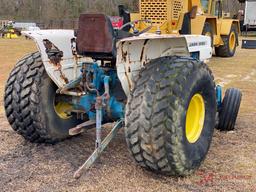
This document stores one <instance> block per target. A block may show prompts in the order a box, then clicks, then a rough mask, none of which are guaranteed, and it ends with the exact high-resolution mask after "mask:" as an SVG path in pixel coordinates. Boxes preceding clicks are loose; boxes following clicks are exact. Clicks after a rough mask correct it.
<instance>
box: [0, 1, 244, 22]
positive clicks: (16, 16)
mask: <svg viewBox="0 0 256 192" xmlns="http://www.w3.org/2000/svg"><path fill="white" fill-rule="evenodd" d="M138 1H139V0H0V20H1V19H9V20H16V21H33V22H39V23H51V22H53V21H54V22H55V21H63V20H67V19H69V20H75V19H76V18H78V17H79V15H80V13H82V12H102V13H106V14H108V15H116V14H117V12H118V9H117V6H118V5H120V4H124V5H127V6H128V7H129V9H130V10H137V9H138ZM223 4H224V11H225V12H230V13H231V16H232V15H234V14H235V13H236V12H237V11H238V9H239V7H240V5H239V3H238V0H224V3H223Z"/></svg>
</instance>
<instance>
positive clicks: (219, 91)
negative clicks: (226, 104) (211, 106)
mask: <svg viewBox="0 0 256 192" xmlns="http://www.w3.org/2000/svg"><path fill="white" fill-rule="evenodd" d="M216 99H217V106H218V109H219V108H220V107H221V104H222V87H221V86H220V85H217V86H216Z"/></svg>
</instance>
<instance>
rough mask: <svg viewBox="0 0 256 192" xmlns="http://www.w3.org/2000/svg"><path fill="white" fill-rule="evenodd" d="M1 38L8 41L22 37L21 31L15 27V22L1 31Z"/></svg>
mask: <svg viewBox="0 0 256 192" xmlns="http://www.w3.org/2000/svg"><path fill="white" fill-rule="evenodd" d="M0 36H1V37H2V38H6V39H16V38H18V37H19V36H21V31H20V30H19V29H16V28H14V27H13V22H12V21H9V22H8V23H7V25H5V26H3V27H2V28H1V29H0Z"/></svg>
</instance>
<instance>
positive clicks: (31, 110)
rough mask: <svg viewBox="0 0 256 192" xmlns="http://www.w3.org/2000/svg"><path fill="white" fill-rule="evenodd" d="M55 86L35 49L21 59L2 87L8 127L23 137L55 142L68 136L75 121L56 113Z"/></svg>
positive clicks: (32, 140)
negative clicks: (3, 87)
mask: <svg viewBox="0 0 256 192" xmlns="http://www.w3.org/2000/svg"><path fill="white" fill-rule="evenodd" d="M56 89H57V86H56V85H55V84H54V83H53V81H52V80H51V79H50V78H49V76H48V75H47V73H46V71H45V68H44V65H43V63H42V60H41V55H40V54H39V53H38V52H36V53H33V54H30V55H28V56H26V57H24V58H23V59H21V60H20V61H19V62H18V63H17V64H16V66H15V67H14V69H13V70H12V72H11V74H10V76H9V79H8V81H7V85H6V88H5V96H4V106H5V111H6V116H7V119H8V121H9V123H10V125H11V127H12V128H13V129H14V130H15V131H16V132H17V133H19V134H20V135H22V136H23V137H24V138H25V139H26V140H28V141H30V142H35V143H43V142H44V143H55V142H57V141H60V140H63V139H65V138H67V137H68V136H69V134H68V133H69V132H68V131H69V129H70V128H72V127H74V126H75V125H76V123H77V121H76V119H75V118H74V117H73V116H71V117H69V118H67V119H63V118H61V117H60V116H59V115H57V113H56V110H55V105H54V100H55V94H56Z"/></svg>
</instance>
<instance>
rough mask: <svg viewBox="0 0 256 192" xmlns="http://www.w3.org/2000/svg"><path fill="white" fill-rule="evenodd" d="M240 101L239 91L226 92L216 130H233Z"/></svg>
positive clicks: (229, 90) (232, 89) (233, 89)
mask: <svg viewBox="0 0 256 192" xmlns="http://www.w3.org/2000/svg"><path fill="white" fill-rule="evenodd" d="M241 101H242V93H241V91H240V90H239V89H235V88H231V89H228V90H227V91H226V93H225V97H224V99H223V102H222V105H221V108H220V111H219V124H218V126H217V128H218V129H219V130H220V131H232V130H234V129H235V124H236V119H237V115H238V112H239V109H240V105H241Z"/></svg>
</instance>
